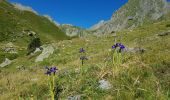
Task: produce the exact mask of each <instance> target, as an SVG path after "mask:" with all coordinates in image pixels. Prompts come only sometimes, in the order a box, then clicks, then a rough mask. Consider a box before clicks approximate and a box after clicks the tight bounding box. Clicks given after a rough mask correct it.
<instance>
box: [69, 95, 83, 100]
mask: <svg viewBox="0 0 170 100" xmlns="http://www.w3.org/2000/svg"><path fill="white" fill-rule="evenodd" d="M80 98H81V95H75V96H69V97H68V99H67V100H80Z"/></svg>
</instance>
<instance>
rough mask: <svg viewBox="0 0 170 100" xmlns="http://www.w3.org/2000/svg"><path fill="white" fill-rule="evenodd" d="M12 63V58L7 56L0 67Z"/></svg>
mask: <svg viewBox="0 0 170 100" xmlns="http://www.w3.org/2000/svg"><path fill="white" fill-rule="evenodd" d="M11 63H12V61H11V60H9V59H8V58H5V61H4V62H3V63H1V64H0V67H6V66H8V65H10V64H11Z"/></svg>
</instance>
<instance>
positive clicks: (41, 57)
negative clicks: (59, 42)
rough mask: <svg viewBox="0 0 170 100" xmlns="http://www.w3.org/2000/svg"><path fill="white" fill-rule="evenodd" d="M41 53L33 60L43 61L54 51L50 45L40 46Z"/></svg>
mask: <svg viewBox="0 0 170 100" xmlns="http://www.w3.org/2000/svg"><path fill="white" fill-rule="evenodd" d="M42 48H43V51H42V53H41V54H40V55H39V56H38V57H37V58H36V60H35V62H40V61H43V60H44V59H45V58H48V57H49V56H50V55H51V54H53V53H54V48H53V46H52V45H46V46H42Z"/></svg>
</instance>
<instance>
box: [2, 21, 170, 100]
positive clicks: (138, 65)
mask: <svg viewBox="0 0 170 100" xmlns="http://www.w3.org/2000/svg"><path fill="white" fill-rule="evenodd" d="M169 23H170V20H165V21H164V20H163V21H160V22H157V23H154V24H151V25H145V26H141V27H138V28H136V29H134V30H122V31H120V32H118V33H117V35H118V36H121V37H122V38H117V42H121V43H122V44H124V45H125V46H127V47H132V48H133V47H141V48H145V49H146V51H145V52H144V53H143V54H140V53H124V54H123V57H124V60H123V64H121V65H120V66H119V68H118V69H115V66H113V64H112V59H111V58H112V55H111V54H112V53H111V52H110V50H109V49H111V46H112V45H113V44H114V42H113V41H114V37H112V36H111V35H105V36H101V37H95V36H89V37H87V38H84V39H82V38H74V39H71V40H64V41H59V42H54V44H53V45H54V47H56V49H55V52H54V54H53V55H51V56H50V57H49V58H48V59H45V60H44V61H43V62H38V63H35V62H34V60H35V57H32V58H29V57H26V56H24V55H23V56H20V57H18V58H17V59H16V60H14V62H13V63H12V65H10V66H8V67H7V68H1V69H0V70H1V73H0V87H1V88H0V94H1V97H0V99H2V100H8V99H11V98H16V99H17V98H19V97H20V98H23V99H31V98H34V99H35V100H42V99H49V98H50V95H49V92H48V91H49V89H48V84H47V83H48V82H47V76H46V75H44V72H45V70H44V66H57V67H58V68H59V73H58V79H57V83H56V86H57V87H58V88H57V94H58V95H59V99H60V100H63V99H66V98H67V97H68V96H72V95H82V96H81V99H82V100H103V99H106V100H168V99H169V98H170V83H169V82H170V79H169V77H170V74H169V73H170V67H169V66H170V56H168V55H169V52H170V51H169V50H170V36H169V35H168V36H165V37H159V36H157V34H159V33H162V32H166V31H168V30H170V27H166V25H167V24H169ZM81 47H84V48H85V49H86V51H87V57H89V60H88V61H86V62H85V63H84V66H83V67H82V69H83V71H82V72H81V73H80V71H79V67H81V61H80V60H79V57H80V54H79V53H78V52H79V48H81ZM21 65H23V66H25V68H26V69H25V70H18V69H16V67H17V66H21ZM101 79H106V80H108V81H109V82H110V83H111V84H112V88H111V89H109V90H101V89H99V88H98V85H99V84H98V81H99V80H101ZM9 80H10V82H9Z"/></svg>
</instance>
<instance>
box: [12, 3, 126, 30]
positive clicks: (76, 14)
mask: <svg viewBox="0 0 170 100" xmlns="http://www.w3.org/2000/svg"><path fill="white" fill-rule="evenodd" d="M10 2H12V3H20V4H22V5H25V6H30V7H31V8H33V9H34V10H35V11H36V12H38V13H39V14H40V15H49V16H51V18H52V19H53V20H55V21H56V22H58V23H60V24H72V25H75V26H79V27H82V28H90V27H91V26H93V25H95V24H97V23H98V22H99V21H101V20H109V19H110V18H111V16H112V14H113V13H114V12H115V11H116V10H118V9H119V8H120V7H121V6H123V5H124V4H125V3H127V2H128V0H10Z"/></svg>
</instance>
